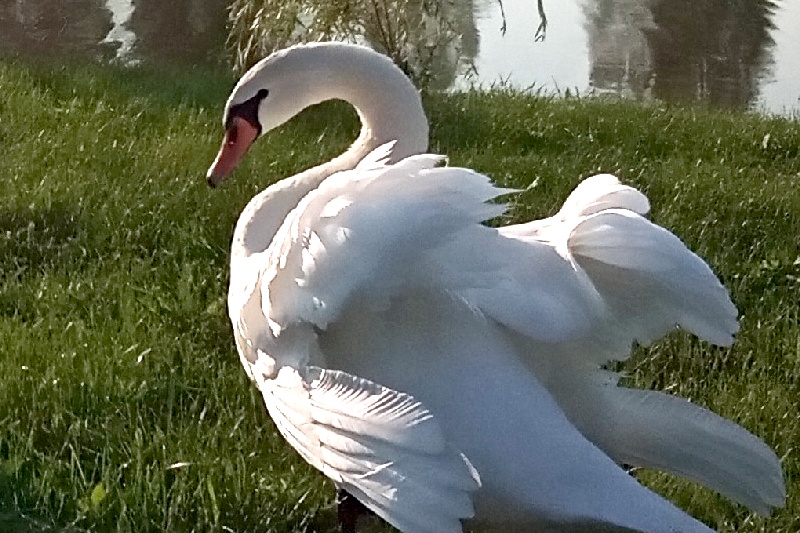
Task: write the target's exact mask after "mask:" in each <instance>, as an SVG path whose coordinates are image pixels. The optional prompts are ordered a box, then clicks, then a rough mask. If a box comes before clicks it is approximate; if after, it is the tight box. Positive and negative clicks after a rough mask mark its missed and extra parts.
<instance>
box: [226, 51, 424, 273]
mask: <svg viewBox="0 0 800 533" xmlns="http://www.w3.org/2000/svg"><path fill="white" fill-rule="evenodd" d="M289 52H291V53H294V54H295V55H296V57H297V59H296V61H295V63H296V64H297V66H296V68H295V69H294V70H292V69H290V68H288V66H287V67H285V68H284V70H283V71H282V72H283V73H285V74H284V76H285V77H287V78H291V81H292V86H293V87H295V88H297V90H296V92H295V94H293V95H292V96H291V99H292V102H291V103H284V102H280V104H278V105H283V106H284V108H283V109H282V113H284V114H286V115H287V117H286V118H289V117H291V116H292V115H294V114H297V113H299V112H300V111H302V110H303V109H304V108H306V107H308V106H310V105H314V104H316V103H319V102H322V101H325V100H332V99H339V100H345V101H347V102H349V103H350V104H351V105H352V106H353V107H355V109H356V111H357V113H358V116H359V117H360V119H361V124H362V128H361V133H360V134H359V136H358V139H357V140H356V141H355V142H354V143H353V144H352V145H351V146H350V147H349V148H348V149H347V150H346V151H345V152H344V153H343V154H341V155H340V156H338V157H336V158H334V159H332V160H330V161H328V162H327V163H323V164H321V165H319V166H316V167H314V168H310V169H308V170H306V171H304V172H301V173H300V174H297V175H295V176H292V177H291V178H286V179H284V180H282V181H280V182H278V183H276V184H275V185H272V186H271V187H268V188H267V189H265V190H264V191H262V192H261V193H260V194H258V195H256V196H255V197H253V199H252V200H251V201H250V203H249V204H248V205H247V207H246V208H245V209H244V211H243V212H242V214H241V216H240V218H239V221H238V223H237V226H236V230H235V231H234V237H233V249H232V252H233V255H234V256H240V257H241V256H249V255H252V254H254V253H258V252H261V251H264V250H265V249H266V248H267V246H269V244H270V242H271V241H272V237H273V236H274V235H275V233H276V232H277V230H278V228H279V227H280V225H281V223H282V222H283V220H284V219H285V218H286V216H287V215H288V214H289V212H290V211H291V210H292V209H293V208H294V207H295V206H296V205H297V204H298V202H299V201H300V200H301V199H302V198H303V197H304V196H305V195H306V194H308V193H309V192H310V191H311V190H313V189H315V188H316V187H317V186H319V184H320V183H321V182H322V181H323V180H324V179H325V178H327V177H328V176H330V175H331V174H334V173H336V172H339V171H342V170H348V169H352V168H354V167H355V166H356V164H358V162H359V161H361V159H363V158H364V156H366V155H367V154H368V153H370V152H371V151H372V150H374V149H375V148H377V147H378V146H381V145H383V144H385V143H387V142H390V141H396V144H395V146H394V149H393V152H392V156H391V160H392V161H398V160H400V159H403V158H405V157H407V156H409V155H413V154H418V153H422V152H424V151H425V150H427V147H428V122H427V118H426V117H425V112H424V110H423V108H422V104H421V101H420V97H419V94H418V93H417V91H416V89H415V88H414V86H413V85H412V84H411V82H410V81H409V80H408V78H407V77H406V76H405V74H403V73H402V71H400V69H398V68H397V67H396V66H395V65H394V64H393V63H392V62H391V61H390V60H389V59H388V58H386V57H384V56H381V55H378V54H376V53H374V52H371V51H368V50H366V49H362V48H355V47H350V46H344V45H340V46H330V45H329V46H305V47H297V48H295V49H290V51H289ZM285 59H290V56H289V55H288V54H287V56H286V58H285ZM254 68H255V67H254ZM265 70H266V68H265ZM252 78H253V79H252V80H251V81H253V82H255V81H257V75H256V76H252ZM263 83H267V82H266V81H265V82H263ZM287 107H288V108H289V109H288V111H287V109H286V108H287ZM271 127H272V126H271Z"/></svg>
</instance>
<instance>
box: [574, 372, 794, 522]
mask: <svg viewBox="0 0 800 533" xmlns="http://www.w3.org/2000/svg"><path fill="white" fill-rule="evenodd" d="M577 389H582V391H583V393H581V392H579V391H578V390H577ZM590 391H591V392H590ZM573 392H575V393H577V394H578V395H581V394H582V395H583V396H584V401H580V404H581V407H582V408H581V409H578V410H573V414H574V413H576V412H579V413H580V419H579V420H574V422H575V423H576V425H578V427H579V428H580V430H581V432H582V433H583V434H584V435H585V436H586V437H587V438H588V439H589V440H591V441H592V442H594V443H595V444H596V445H597V446H598V447H599V448H601V449H602V450H603V451H605V452H606V453H607V454H608V455H609V456H610V457H611V458H612V459H614V460H615V461H616V462H617V463H619V464H630V465H633V466H640V467H648V468H655V469H658V470H662V471H666V472H670V473H673V474H676V475H679V476H682V477H684V478H687V479H690V480H693V481H696V482H698V483H700V484H702V485H704V486H706V487H708V488H711V489H713V490H716V491H718V492H720V493H722V494H724V495H726V496H728V497H730V498H731V499H733V500H736V501H737V502H739V503H742V504H744V505H746V506H747V507H749V508H750V509H752V510H754V511H756V512H758V513H760V514H762V515H768V514H769V512H770V510H771V509H772V508H773V507H783V505H784V501H785V495H786V488H785V484H784V480H783V474H782V471H781V465H780V461H779V460H778V457H777V456H776V455H775V453H774V452H773V451H772V450H771V449H770V448H769V446H767V445H766V444H765V443H764V442H763V441H761V440H760V439H759V438H757V437H755V436H754V435H753V434H751V433H750V432H748V431H747V430H745V429H744V428H742V427H740V426H738V425H737V424H735V423H733V422H730V421H728V420H726V419H724V418H722V417H720V416H718V415H716V414H714V413H712V412H711V411H708V410H707V409H704V408H702V407H700V406H698V405H695V404H693V403H691V402H689V401H686V400H684V399H682V398H678V397H676V396H670V395H668V394H665V393H662V392H658V391H650V390H637V389H628V388H625V387H618V386H616V385H613V384H612V383H611V382H609V383H607V384H605V385H602V386H601V387H600V388H598V387H594V386H587V384H583V386H577V387H575V389H574V390H573ZM587 392H588V393H589V394H587ZM598 392H599V394H598ZM589 395H591V398H589V397H588V396H589ZM573 398H574V396H573ZM587 408H588V410H587Z"/></svg>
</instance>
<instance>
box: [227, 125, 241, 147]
mask: <svg viewBox="0 0 800 533" xmlns="http://www.w3.org/2000/svg"><path fill="white" fill-rule="evenodd" d="M238 138H239V128H237V127H236V125H235V124H234V125H233V126H231V127H230V128H228V135H227V141H228V146H233V145H234V144H236V140H237V139H238Z"/></svg>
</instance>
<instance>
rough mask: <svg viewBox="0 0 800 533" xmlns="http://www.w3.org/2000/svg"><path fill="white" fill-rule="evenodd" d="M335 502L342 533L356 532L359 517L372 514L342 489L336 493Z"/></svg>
mask: <svg viewBox="0 0 800 533" xmlns="http://www.w3.org/2000/svg"><path fill="white" fill-rule="evenodd" d="M336 504H337V510H336V516H337V518H338V521H339V530H340V531H341V532H342V533H356V523H357V522H358V519H359V517H361V516H365V515H369V514H372V511H370V510H369V509H367V508H366V507H364V504H362V503H361V502H360V501H358V500H357V499H356V497H355V496H353V495H352V494H350V493H349V492H347V491H346V490H343V489H340V490H339V491H337V493H336Z"/></svg>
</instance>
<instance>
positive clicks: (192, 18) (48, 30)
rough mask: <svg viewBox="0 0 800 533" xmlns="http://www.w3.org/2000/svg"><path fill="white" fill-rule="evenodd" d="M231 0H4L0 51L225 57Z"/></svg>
mask: <svg viewBox="0 0 800 533" xmlns="http://www.w3.org/2000/svg"><path fill="white" fill-rule="evenodd" d="M227 3H228V2H227V0H169V1H161V0H5V1H3V2H0V51H3V52H5V53H12V54H19V55H25V56H33V57H36V58H44V59H51V60H57V59H61V58H65V57H70V58H89V59H96V60H101V61H110V60H115V59H119V60H122V61H124V62H126V63H135V62H137V61H150V62H178V63H182V64H190V65H191V64H197V63H208V62H218V61H221V60H222V58H223V56H224V44H225V38H226V30H225V22H226V17H227V14H226V11H225V8H226V6H227Z"/></svg>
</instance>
